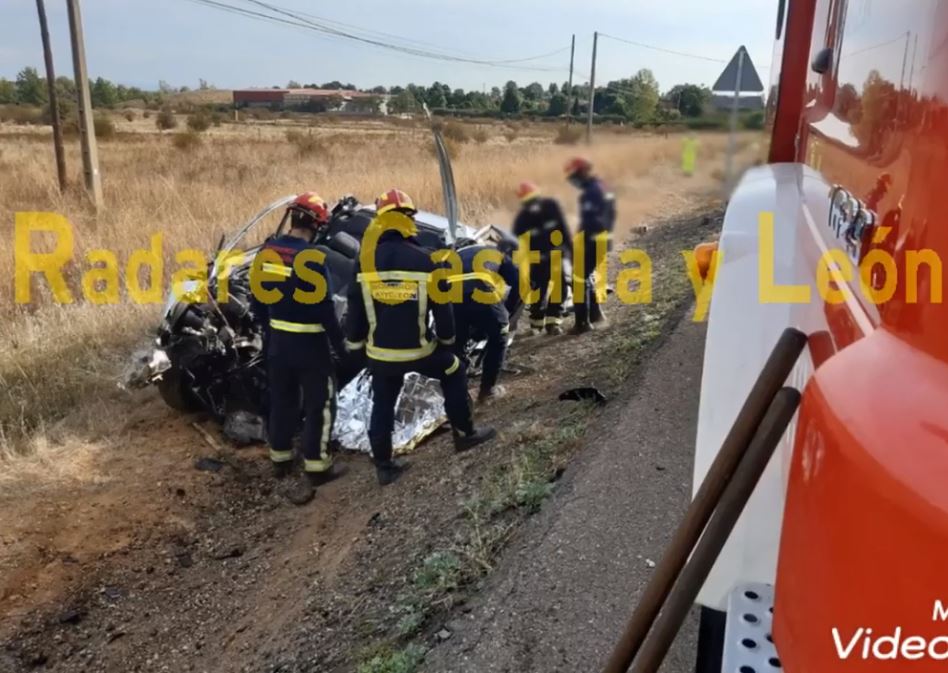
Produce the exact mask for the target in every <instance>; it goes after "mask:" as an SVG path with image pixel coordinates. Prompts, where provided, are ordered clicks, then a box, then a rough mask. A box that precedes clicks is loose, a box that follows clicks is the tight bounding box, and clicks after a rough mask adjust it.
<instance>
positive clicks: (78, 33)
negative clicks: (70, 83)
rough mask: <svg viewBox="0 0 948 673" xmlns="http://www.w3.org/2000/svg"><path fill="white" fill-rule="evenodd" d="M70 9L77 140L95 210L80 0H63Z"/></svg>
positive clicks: (95, 166) (94, 153) (97, 181)
mask: <svg viewBox="0 0 948 673" xmlns="http://www.w3.org/2000/svg"><path fill="white" fill-rule="evenodd" d="M66 9H68V10H69V35H70V37H71V38H72V63H73V66H74V68H75V70H76V90H77V91H78V94H79V140H80V142H81V143H82V173H83V176H84V177H85V183H86V191H87V192H88V194H89V198H90V199H92V204H93V205H94V206H95V208H96V210H98V209H99V208H100V207H101V206H102V176H101V175H100V174H99V150H98V148H97V146H96V140H95V126H94V125H93V119H92V96H91V95H90V93H89V74H88V73H87V72H86V47H85V43H84V41H83V37H82V15H81V14H80V12H79V0H66Z"/></svg>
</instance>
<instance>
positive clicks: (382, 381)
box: [368, 348, 474, 464]
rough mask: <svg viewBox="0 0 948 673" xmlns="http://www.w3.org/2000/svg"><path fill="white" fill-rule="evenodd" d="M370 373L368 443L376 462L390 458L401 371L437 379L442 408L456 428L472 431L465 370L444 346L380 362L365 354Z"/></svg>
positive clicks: (465, 431) (402, 373)
mask: <svg viewBox="0 0 948 673" xmlns="http://www.w3.org/2000/svg"><path fill="white" fill-rule="evenodd" d="M368 368H369V371H370V372H371V373H372V416H371V418H370V419H369V444H370V445H371V447H372V457H373V458H374V459H375V462H376V464H384V463H387V462H389V461H391V460H392V431H393V430H394V429H395V405H396V403H397V402H398V395H399V393H400V392H401V390H402V384H403V383H404V380H405V375H406V374H408V373H409V372H417V373H418V374H421V375H422V376H427V377H428V378H432V379H438V381H440V382H441V391H442V393H443V394H444V410H445V412H447V414H448V420H449V421H451V425H452V426H453V427H454V430H455V431H456V432H460V433H462V434H470V433H472V432H473V431H474V421H473V419H472V417H471V401H470V399H468V396H467V371H466V369H465V367H464V364H463V363H462V362H461V359H460V358H458V356H457V355H455V354H454V352H452V351H451V350H449V349H447V348H438V349H437V350H436V351H435V352H434V353H432V354H431V355H428V356H426V357H424V358H422V359H420V360H413V361H409V362H383V361H381V360H373V359H372V358H369V360H368Z"/></svg>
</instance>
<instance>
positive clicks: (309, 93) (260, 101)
mask: <svg viewBox="0 0 948 673" xmlns="http://www.w3.org/2000/svg"><path fill="white" fill-rule="evenodd" d="M387 99H388V96H387V95H380V94H374V93H366V92H364V91H350V90H347V89H338V90H337V89H235V90H234V107H235V108H245V107H265V108H269V109H271V110H294V109H295V110H304V111H309V112H333V113H338V114H386V112H387V108H386V104H387V102H388V100H387Z"/></svg>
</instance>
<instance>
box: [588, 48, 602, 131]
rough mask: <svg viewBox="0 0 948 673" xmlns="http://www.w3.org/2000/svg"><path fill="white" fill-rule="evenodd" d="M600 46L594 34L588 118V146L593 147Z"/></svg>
mask: <svg viewBox="0 0 948 673" xmlns="http://www.w3.org/2000/svg"><path fill="white" fill-rule="evenodd" d="M598 44H599V32H598V31H597V32H595V33H593V60H592V69H591V70H590V72H589V114H588V115H587V117H586V144H587V145H592V138H593V108H594V107H595V106H596V47H597V46H598Z"/></svg>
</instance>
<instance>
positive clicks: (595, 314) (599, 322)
mask: <svg viewBox="0 0 948 673" xmlns="http://www.w3.org/2000/svg"><path fill="white" fill-rule="evenodd" d="M589 322H591V323H592V324H593V325H595V326H596V327H598V328H600V329H602V328H603V327H608V326H609V319H608V318H606V314H605V313H603V312H602V305H601V304H599V303H598V302H596V303H594V304H593V305H592V306H590V307H589Z"/></svg>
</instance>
